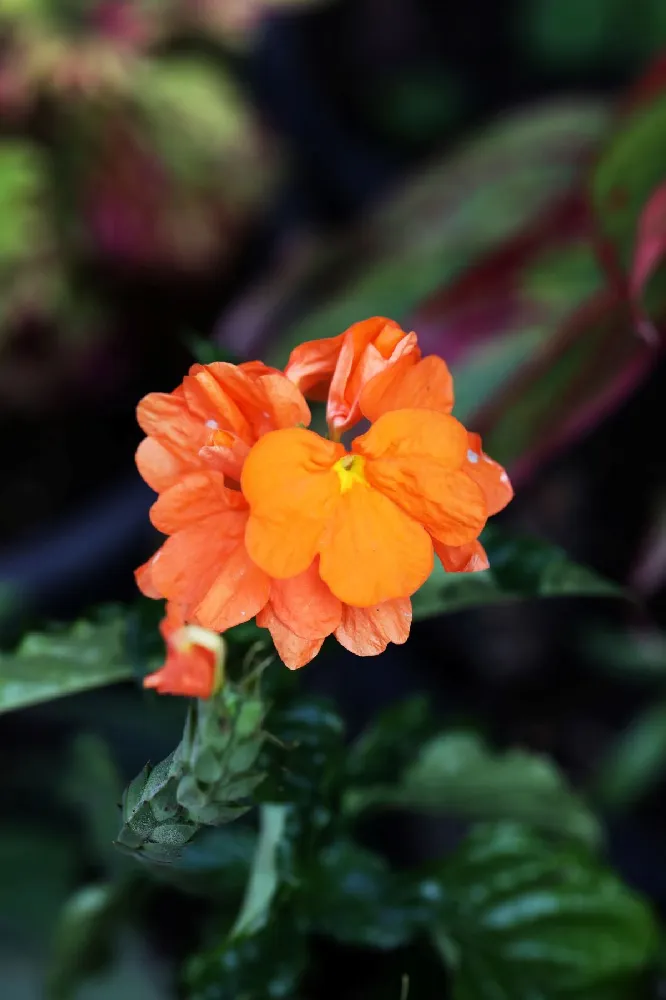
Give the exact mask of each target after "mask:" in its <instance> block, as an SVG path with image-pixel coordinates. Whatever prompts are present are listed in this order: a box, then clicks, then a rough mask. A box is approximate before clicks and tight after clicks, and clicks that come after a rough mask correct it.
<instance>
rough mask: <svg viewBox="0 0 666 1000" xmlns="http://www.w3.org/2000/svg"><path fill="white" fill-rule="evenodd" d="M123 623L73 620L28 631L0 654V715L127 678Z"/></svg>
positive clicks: (129, 672) (129, 671) (118, 619)
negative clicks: (55, 628) (56, 627)
mask: <svg viewBox="0 0 666 1000" xmlns="http://www.w3.org/2000/svg"><path fill="white" fill-rule="evenodd" d="M124 641H125V621H124V619H123V617H122V615H121V613H120V612H116V617H115V618H111V619H109V620H102V621H78V622H76V623H75V624H74V625H72V626H71V627H69V628H68V629H67V630H66V631H53V632H33V633H29V634H28V635H26V636H25V638H24V639H23V641H22V642H21V644H20V645H19V647H18V648H17V649H16V650H15V651H14V652H13V653H2V654H0V713H2V712H9V711H12V710H14V709H17V708H25V707H26V706H28V705H36V704H39V703H40V702H43V701H51V700H52V699H54V698H61V697H63V696H64V695H69V694H78V693H79V692H81V691H90V690H92V689H93V688H97V687H103V686H105V685H107V684H114V683H116V682H117V681H122V680H126V679H127V678H128V677H131V675H132V669H131V667H130V665H129V663H128V662H127V658H126V656H125V646H124Z"/></svg>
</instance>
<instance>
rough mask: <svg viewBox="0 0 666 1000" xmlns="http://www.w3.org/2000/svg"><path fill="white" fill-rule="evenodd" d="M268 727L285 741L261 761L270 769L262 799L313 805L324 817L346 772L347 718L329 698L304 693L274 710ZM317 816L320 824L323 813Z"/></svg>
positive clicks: (267, 751) (301, 805)
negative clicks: (345, 725) (345, 726)
mask: <svg viewBox="0 0 666 1000" xmlns="http://www.w3.org/2000/svg"><path fill="white" fill-rule="evenodd" d="M267 726H268V728H269V730H270V733H271V735H272V736H273V737H274V738H275V739H276V740H277V741H279V743H278V745H275V744H271V745H270V746H269V747H268V748H267V749H266V750H265V752H264V758H263V761H261V762H260V763H261V765H262V766H266V767H267V768H268V770H269V773H268V777H267V779H266V782H265V783H264V784H263V785H262V786H261V787H260V789H259V790H258V793H259V795H260V797H261V798H262V800H263V801H265V802H292V803H296V804H297V805H298V806H299V808H300V807H303V806H305V805H307V804H308V803H310V804H312V805H313V806H316V812H317V814H320V815H321V816H323V813H325V812H326V811H327V808H328V805H329V803H330V801H331V799H332V796H333V793H334V792H335V791H336V789H337V786H338V785H339V783H340V781H341V778H342V774H343V768H344V742H343V740H344V724H343V722H342V719H341V718H340V716H339V715H338V714H337V712H335V710H334V709H333V707H332V706H331V705H330V703H329V702H327V701H325V700H324V699H320V698H312V697H301V698H296V699H294V700H293V701H292V703H291V704H289V705H287V706H286V707H284V708H280V709H278V710H277V711H275V712H271V713H270V715H269V717H268V721H267ZM311 820H312V821H313V822H314V823H315V825H316V824H317V822H318V818H317V815H314V814H313V815H312V816H311ZM321 821H322V822H323V818H322V820H321Z"/></svg>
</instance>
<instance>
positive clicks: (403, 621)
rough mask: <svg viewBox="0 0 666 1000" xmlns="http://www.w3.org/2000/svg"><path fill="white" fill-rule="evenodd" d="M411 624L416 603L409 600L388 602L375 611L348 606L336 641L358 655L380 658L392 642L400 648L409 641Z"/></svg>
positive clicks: (344, 611)
mask: <svg viewBox="0 0 666 1000" xmlns="http://www.w3.org/2000/svg"><path fill="white" fill-rule="evenodd" d="M411 624H412V602H411V601H410V600H409V598H408V597H401V598H398V599H396V600H393V601H385V602H384V603H383V604H379V605H377V606H376V607H373V608H353V607H350V605H348V604H345V605H344V606H343V610H342V621H341V622H340V625H339V626H338V628H337V629H336V630H335V638H336V639H337V640H338V642H339V643H340V645H341V646H344V647H345V649H348V650H349V652H350V653H355V654H356V656H376V655H377V654H378V653H383V652H384V650H385V649H386V647H387V646H388V644H389V642H395V643H396V644H398V645H401V644H402V643H403V642H406V641H407V638H408V636H409V629H410V627H411Z"/></svg>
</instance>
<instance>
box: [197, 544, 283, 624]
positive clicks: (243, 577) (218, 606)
mask: <svg viewBox="0 0 666 1000" xmlns="http://www.w3.org/2000/svg"><path fill="white" fill-rule="evenodd" d="M219 569H220V571H219V573H218V574H217V576H216V578H215V580H214V581H213V582H212V583H211V585H210V586H209V587H208V589H207V592H206V594H205V596H204V597H203V598H202V600H201V601H200V602H199V604H197V606H196V608H195V609H194V612H193V620H194V621H196V622H197V624H198V625H203V627H204V628H208V629H212V630H213V631H214V632H224V631H225V630H226V629H228V628H233V627H234V625H240V624H241V622H246V621H249V620H250V618H254V616H255V615H256V614H257V612H259V611H261V609H262V608H263V607H264V605H265V604H266V602H267V601H268V597H269V594H270V590H271V581H270V577H269V576H267V575H266V573H264V571H263V570H261V569H259V567H258V566H257V565H256V564H255V563H253V562H252V560H251V559H250V557H249V555H248V553H247V549H246V548H245V542H244V540H243V539H242V538H240V539H239V540H238V543H237V544H236V546H235V547H234V548H233V549H232V550H231V551H230V552H229V553H227V555H226V556H225V558H224V561H223V563H222V565H221V566H220V568H219Z"/></svg>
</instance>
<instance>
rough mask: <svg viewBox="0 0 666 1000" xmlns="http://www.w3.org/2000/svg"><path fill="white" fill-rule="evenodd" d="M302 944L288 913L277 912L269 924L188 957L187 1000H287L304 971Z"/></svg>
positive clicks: (295, 991) (304, 944)
mask: <svg viewBox="0 0 666 1000" xmlns="http://www.w3.org/2000/svg"><path fill="white" fill-rule="evenodd" d="M307 961H308V953H307V941H306V938H305V935H304V934H303V933H302V929H301V928H300V927H298V926H295V925H294V922H293V918H292V916H291V914H290V913H289V912H288V911H287V912H281V911H280V910H277V911H276V912H275V913H274V914H273V915H272V918H271V923H270V925H269V926H267V927H265V928H264V929H263V930H262V931H260V932H259V933H258V934H253V935H251V936H249V937H248V936H243V937H238V938H235V939H234V940H232V941H230V942H227V943H225V945H224V946H222V947H221V948H216V949H213V950H212V951H210V952H208V953H204V954H202V955H197V956H195V957H194V958H192V959H191V960H190V961H189V963H188V965H187V968H186V973H185V979H186V984H187V997H188V1000H269V998H270V1000H273V998H274V1000H291V998H296V997H297V996H299V993H298V986H299V984H300V981H301V978H302V976H303V973H304V971H305V969H306V967H307Z"/></svg>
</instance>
